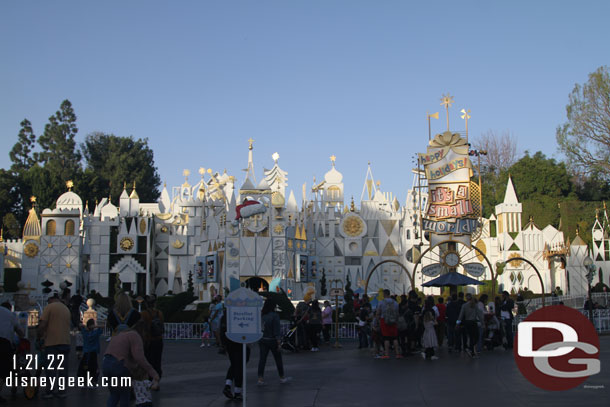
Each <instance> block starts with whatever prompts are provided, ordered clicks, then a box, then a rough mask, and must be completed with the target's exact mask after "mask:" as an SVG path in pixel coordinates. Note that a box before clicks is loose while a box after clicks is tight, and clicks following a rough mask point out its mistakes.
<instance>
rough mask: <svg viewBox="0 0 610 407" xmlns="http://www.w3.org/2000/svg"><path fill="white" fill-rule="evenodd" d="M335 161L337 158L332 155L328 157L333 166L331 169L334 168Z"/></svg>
mask: <svg viewBox="0 0 610 407" xmlns="http://www.w3.org/2000/svg"><path fill="white" fill-rule="evenodd" d="M336 160H337V157H336V156H335V155H334V154H333V155H331V156H330V162H331V163H332V164H333V167H334V166H335V161H336Z"/></svg>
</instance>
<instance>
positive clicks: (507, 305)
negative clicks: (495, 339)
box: [500, 291, 515, 349]
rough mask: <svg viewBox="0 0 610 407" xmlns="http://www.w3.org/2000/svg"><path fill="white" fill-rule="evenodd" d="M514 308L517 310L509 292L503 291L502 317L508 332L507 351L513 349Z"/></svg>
mask: <svg viewBox="0 0 610 407" xmlns="http://www.w3.org/2000/svg"><path fill="white" fill-rule="evenodd" d="M513 308H515V302H514V301H513V300H512V298H510V296H509V295H508V291H503V292H502V304H501V305H500V317H501V318H502V323H503V324H504V331H505V332H506V346H505V347H506V349H512V348H513Z"/></svg>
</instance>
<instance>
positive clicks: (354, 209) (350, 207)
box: [349, 196, 356, 212]
mask: <svg viewBox="0 0 610 407" xmlns="http://www.w3.org/2000/svg"><path fill="white" fill-rule="evenodd" d="M349 211H350V212H355V211H356V205H354V197H353V196H352V202H351V203H350V204H349Z"/></svg>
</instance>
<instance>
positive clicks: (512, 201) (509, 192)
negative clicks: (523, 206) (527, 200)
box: [504, 175, 519, 205]
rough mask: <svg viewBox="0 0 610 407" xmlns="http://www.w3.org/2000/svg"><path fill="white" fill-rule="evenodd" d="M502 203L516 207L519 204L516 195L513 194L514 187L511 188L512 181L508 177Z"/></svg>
mask: <svg viewBox="0 0 610 407" xmlns="http://www.w3.org/2000/svg"><path fill="white" fill-rule="evenodd" d="M504 203H505V204H509V205H516V204H518V203H519V200H518V199H517V194H516V193H515V187H514V186H513V180H512V179H511V177H510V175H509V176H508V182H507V183H506V194H504Z"/></svg>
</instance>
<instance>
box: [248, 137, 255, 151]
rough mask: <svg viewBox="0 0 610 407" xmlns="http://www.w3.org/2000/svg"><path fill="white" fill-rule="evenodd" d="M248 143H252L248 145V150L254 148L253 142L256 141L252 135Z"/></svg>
mask: <svg viewBox="0 0 610 407" xmlns="http://www.w3.org/2000/svg"><path fill="white" fill-rule="evenodd" d="M248 143H249V144H250V145H249V146H248V150H252V144H253V143H254V140H252V137H250V138H249V139H248Z"/></svg>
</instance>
